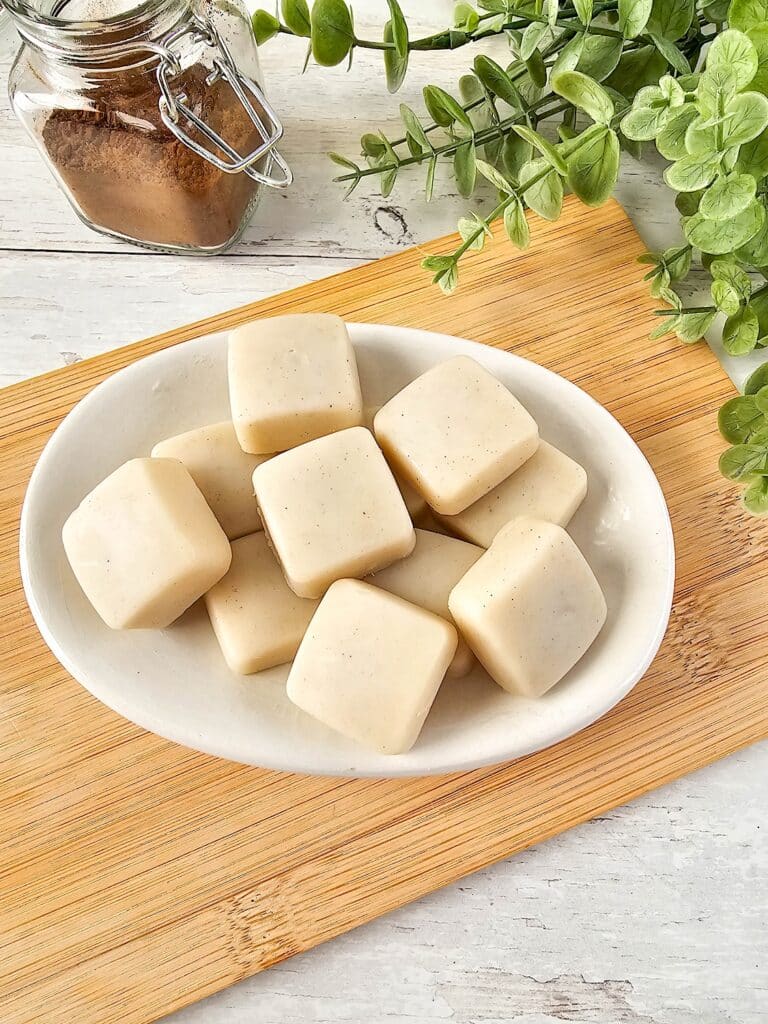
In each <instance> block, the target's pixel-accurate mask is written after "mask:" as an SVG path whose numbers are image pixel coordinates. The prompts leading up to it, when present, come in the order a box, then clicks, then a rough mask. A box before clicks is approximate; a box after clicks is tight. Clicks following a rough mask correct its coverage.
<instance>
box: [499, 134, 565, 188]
mask: <svg viewBox="0 0 768 1024" xmlns="http://www.w3.org/2000/svg"><path fill="white" fill-rule="evenodd" d="M512 130H513V131H514V132H517V134H518V135H519V136H520V137H521V138H522V139H525V140H526V142H530V144H531V145H532V146H533V148H534V149H536V150H538V151H539V153H541V155H542V156H543V157H544V158H545V160H546V161H547V163H548V164H550V165H551V166H552V167H554V168H555V170H556V171H557V172H558V174H562V175H563V177H565V175H566V174H567V173H568V166H567V164H566V162H565V160H564V159H563V158H562V156H561V155H560V154H559V153H558V151H557V150H556V149H555V147H554V146H553V145H552V143H551V142H549V141H547V139H545V138H544V137H543V136H542V135H539V133H538V132H535V131H534V130H533V129H532V128H528V127H527V126H526V125H523V124H515V125H512Z"/></svg>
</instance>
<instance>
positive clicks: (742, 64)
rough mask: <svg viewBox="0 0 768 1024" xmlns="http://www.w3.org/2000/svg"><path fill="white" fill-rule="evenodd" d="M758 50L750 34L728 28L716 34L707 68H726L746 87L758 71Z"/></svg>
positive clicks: (738, 82)
mask: <svg viewBox="0 0 768 1024" xmlns="http://www.w3.org/2000/svg"><path fill="white" fill-rule="evenodd" d="M757 65H758V60H757V50H756V49H755V45H754V43H753V42H752V40H751V39H750V38H749V36H747V35H745V34H744V33H743V32H739V31H737V30H736V29H727V30H726V31H725V32H721V33H720V35H719V36H716V37H715V39H714V40H713V42H712V45H711V46H710V48H709V51H708V53H707V70H708V71H710V70H715V69H717V68H725V69H726V70H727V71H728V72H730V73H731V74H732V75H733V76H734V77H735V79H736V82H737V84H738V87H739V88H740V89H744V88H745V87H746V86H748V85H749V83H750V82H751V81H752V79H753V78H754V77H755V75H756V73H757Z"/></svg>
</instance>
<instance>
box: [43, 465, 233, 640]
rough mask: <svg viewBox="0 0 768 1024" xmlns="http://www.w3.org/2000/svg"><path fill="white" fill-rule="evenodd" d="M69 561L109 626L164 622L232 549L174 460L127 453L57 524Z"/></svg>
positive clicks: (202, 587) (208, 581) (220, 571)
mask: <svg viewBox="0 0 768 1024" xmlns="http://www.w3.org/2000/svg"><path fill="white" fill-rule="evenodd" d="M62 540H63V542H64V550H65V551H66V554H67V558H68V559H69V564H70V565H71V566H72V571H73V572H74V574H75V576H76V577H77V581H78V583H79V584H80V586H81V587H82V588H83V591H84V592H85V596H86V597H87V598H88V600H89V601H90V602H91V604H92V605H93V607H94V608H95V609H96V611H97V612H98V614H99V615H100V616H101V618H102V619H103V620H104V622H105V623H106V624H107V625H108V626H110V627H111V628H112V629H152V628H155V629H159V628H162V627H164V626H168V625H170V623H171V622H173V621H174V619H177V618H178V617H179V615H181V613H182V612H183V611H185V610H186V609H187V608H189V606H190V605H191V604H193V603H194V602H195V601H196V600H197V599H198V598H199V597H202V595H203V594H204V593H205V592H206V590H209V589H210V587H212V586H213V585H214V583H216V582H217V581H218V580H220V579H221V577H222V576H223V575H224V573H225V572H226V571H227V569H228V568H229V563H230V559H231V557H232V553H231V550H230V546H229V541H228V540H227V537H226V534H225V533H224V531H223V530H222V529H221V527H220V526H219V524H218V523H217V522H216V517H215V516H214V514H213V512H211V510H210V508H209V507H208V504H207V503H206V501H205V498H204V497H203V496H202V494H201V493H200V491H199V490H198V488H197V487H196V485H195V482H194V480H193V479H192V477H191V476H190V475H189V473H188V471H187V470H186V469H185V468H184V466H182V464H181V463H180V462H177V461H176V460H175V459H150V458H147V459H132V460H131V461H130V462H126V463H125V464H124V465H122V466H120V468H119V469H116V470H115V471H114V473H111V474H110V475H109V476H108V477H107V478H106V480H102V482H101V483H100V484H98V486H96V487H95V488H94V489H93V490H92V491H91V493H90V494H88V495H87V496H86V497H85V498H83V500H82V502H81V503H80V505H79V506H78V507H77V508H76V509H75V511H74V512H72V514H71V515H70V516H69V518H68V519H67V521H66V523H65V524H64V528H63V530H62Z"/></svg>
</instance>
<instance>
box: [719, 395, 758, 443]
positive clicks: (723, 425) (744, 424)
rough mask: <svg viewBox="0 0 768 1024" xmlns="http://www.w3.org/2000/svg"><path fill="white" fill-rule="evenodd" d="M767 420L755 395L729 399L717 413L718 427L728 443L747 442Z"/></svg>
mask: <svg viewBox="0 0 768 1024" xmlns="http://www.w3.org/2000/svg"><path fill="white" fill-rule="evenodd" d="M766 422H768V421H766V418H765V416H764V415H763V413H762V412H761V411H760V409H759V408H758V406H757V402H756V400H755V396H754V395H739V396H738V397H736V398H731V399H729V400H728V401H727V402H726V403H725V405H723V406H721V408H720V411H719V413H718V414H717V426H718V429H719V431H720V433H721V434H722V435H723V437H724V438H725V440H726V441H727V442H728V444H746V443H747V442H748V441H749V440H751V438H752V435H753V434H755V433H756V432H757V431H758V430H760V429H761V428H762V427H764V426H765V425H766Z"/></svg>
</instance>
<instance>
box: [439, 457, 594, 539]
mask: <svg viewBox="0 0 768 1024" xmlns="http://www.w3.org/2000/svg"><path fill="white" fill-rule="evenodd" d="M586 494H587V474H586V472H585V470H584V469H583V468H582V467H581V466H580V465H579V464H578V462H574V461H573V459H571V458H569V457H568V456H567V455H566V454H565V453H564V452H561V451H560V450H559V449H558V448H555V447H554V445H551V444H547V442H546V441H540V442H539V447H538V448H537V449H536V452H535V454H533V455H532V456H531V457H530V459H528V461H527V462H525V463H524V464H523V465H522V466H521V467H520V469H518V470H517V471H516V472H515V473H513V474H512V475H511V476H509V477H507V479H506V480H503V481H502V482H501V483H500V484H499V486H498V487H494V489H493V490H492V491H489V492H488V494H486V495H485V496H484V497H482V498H481V499H480V500H479V501H476V502H475V503H474V505H470V506H469V508H465V509H464V511H463V512H459V514H458V515H457V516H440V519H441V521H442V523H443V525H444V526H446V527H447V528H448V529H449V530H450V531H451V532H452V533H456V534H458V535H459V536H460V537H464V538H465V539H466V540H469V541H472V543H473V544H480V545H481V546H482V547H484V548H489V547H490V546H491V544H492V543H493V539H494V537H495V536H496V534H497V533H498V532H499V530H500V529H501V528H502V527H503V526H506V525H507V523H508V522H510V521H511V520H512V519H517V518H518V517H519V516H532V517H533V518H534V519H545V520H546V521H547V522H549V523H557V525H558V526H567V525H568V523H569V522H570V521H571V519H572V518H573V515H574V513H575V512H576V510H577V509H578V507H579V505H581V503H582V501H584V498H585V497H586Z"/></svg>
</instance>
